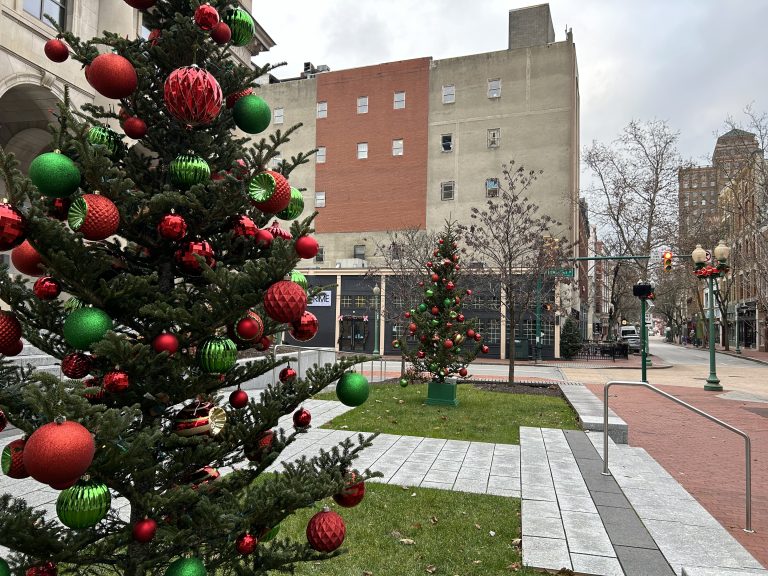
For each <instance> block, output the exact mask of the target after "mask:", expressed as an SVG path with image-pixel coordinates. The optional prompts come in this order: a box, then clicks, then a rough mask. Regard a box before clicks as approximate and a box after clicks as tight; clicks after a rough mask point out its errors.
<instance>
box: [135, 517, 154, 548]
mask: <svg viewBox="0 0 768 576" xmlns="http://www.w3.org/2000/svg"><path fill="white" fill-rule="evenodd" d="M156 532H157V522H155V521H154V520H152V518H144V519H143V520H139V521H138V522H136V524H134V525H133V528H132V529H131V533H132V534H133V539H134V540H136V542H141V543H142V544H146V543H147V542H151V541H152V539H153V538H154V537H155V533H156Z"/></svg>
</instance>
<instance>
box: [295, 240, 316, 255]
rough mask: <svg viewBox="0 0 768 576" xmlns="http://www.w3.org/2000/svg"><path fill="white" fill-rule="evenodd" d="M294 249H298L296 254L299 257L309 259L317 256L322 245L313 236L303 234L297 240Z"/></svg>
mask: <svg viewBox="0 0 768 576" xmlns="http://www.w3.org/2000/svg"><path fill="white" fill-rule="evenodd" d="M294 249H295V250H296V254H298V255H299V257H301V258H304V259H305V260H308V259H310V258H314V257H315V256H317V252H318V250H319V249H320V245H319V244H318V243H317V240H315V239H314V238H312V236H302V237H301V238H299V239H298V240H296V244H295V246H294Z"/></svg>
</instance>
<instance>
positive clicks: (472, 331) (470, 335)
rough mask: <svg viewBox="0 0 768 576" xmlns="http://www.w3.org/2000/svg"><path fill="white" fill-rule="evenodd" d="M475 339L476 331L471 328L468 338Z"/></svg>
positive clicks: (468, 331)
mask: <svg viewBox="0 0 768 576" xmlns="http://www.w3.org/2000/svg"><path fill="white" fill-rule="evenodd" d="M474 337H475V331H474V330H472V328H470V329H469V330H467V338H474Z"/></svg>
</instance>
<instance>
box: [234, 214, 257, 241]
mask: <svg viewBox="0 0 768 576" xmlns="http://www.w3.org/2000/svg"><path fill="white" fill-rule="evenodd" d="M232 232H233V233H234V235H235V236H256V235H257V234H258V232H259V228H258V226H256V224H255V223H254V221H253V220H251V219H250V218H249V217H248V216H246V215H245V214H240V215H239V216H235V217H234V218H233V219H232Z"/></svg>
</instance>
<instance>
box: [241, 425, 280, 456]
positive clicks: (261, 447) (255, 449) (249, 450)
mask: <svg viewBox="0 0 768 576" xmlns="http://www.w3.org/2000/svg"><path fill="white" fill-rule="evenodd" d="M274 441H275V433H274V432H272V430H267V431H266V432H264V434H262V435H261V436H259V439H258V440H257V441H256V443H255V444H252V445H250V446H249V445H246V446H245V448H244V452H245V457H246V458H248V460H250V461H251V462H261V460H262V459H263V458H264V456H266V455H267V454H268V453H269V452H270V451H271V450H272V444H273V442H274Z"/></svg>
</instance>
